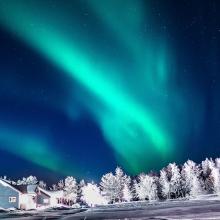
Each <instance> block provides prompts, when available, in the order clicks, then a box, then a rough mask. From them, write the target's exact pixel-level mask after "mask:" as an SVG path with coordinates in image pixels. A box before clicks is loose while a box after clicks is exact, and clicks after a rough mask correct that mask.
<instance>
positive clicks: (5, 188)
mask: <svg viewBox="0 0 220 220" xmlns="http://www.w3.org/2000/svg"><path fill="white" fill-rule="evenodd" d="M60 201H63V191H62V190H61V191H48V190H45V189H42V188H41V187H39V186H38V185H36V184H35V185H13V184H12V183H11V182H10V181H8V180H4V179H0V207H1V208H4V209H8V208H15V209H23V210H30V209H37V208H38V207H52V206H56V205H58V204H59V203H60Z"/></svg>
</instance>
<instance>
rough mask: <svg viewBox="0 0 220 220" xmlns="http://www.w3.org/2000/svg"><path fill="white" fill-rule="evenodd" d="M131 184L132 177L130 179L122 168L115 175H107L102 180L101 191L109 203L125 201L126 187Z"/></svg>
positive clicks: (117, 169)
mask: <svg viewBox="0 0 220 220" xmlns="http://www.w3.org/2000/svg"><path fill="white" fill-rule="evenodd" d="M129 184H130V177H128V176H127V175H126V174H124V172H123V171H122V169H121V168H119V167H117V168H116V170H115V175H113V174H112V173H107V174H105V175H104V176H103V177H102V179H101V183H100V186H101V190H102V193H103V195H104V196H105V198H106V199H107V200H108V201H109V202H116V201H119V202H120V201H122V200H123V188H124V185H129Z"/></svg>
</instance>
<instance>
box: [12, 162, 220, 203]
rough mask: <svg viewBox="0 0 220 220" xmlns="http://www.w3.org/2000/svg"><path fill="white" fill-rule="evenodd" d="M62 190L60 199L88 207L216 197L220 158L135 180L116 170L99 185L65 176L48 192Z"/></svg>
mask: <svg viewBox="0 0 220 220" xmlns="http://www.w3.org/2000/svg"><path fill="white" fill-rule="evenodd" d="M14 184H18V185H20V184H38V185H39V186H40V187H42V188H44V189H46V188H47V186H46V183H44V182H43V181H39V182H38V181H37V178H36V177H34V176H30V177H28V178H23V179H21V180H18V181H17V182H16V183H15V182H14ZM49 189H50V190H53V191H56V190H63V192H64V198H65V199H68V200H71V201H72V202H73V203H79V204H87V205H89V206H95V205H104V204H109V203H116V202H130V201H137V200H148V201H152V200H166V199H177V198H185V197H188V198H193V197H196V196H198V195H201V194H210V193H216V194H218V193H220V158H217V159H215V160H213V159H206V160H204V161H202V162H201V163H200V164H196V163H195V162H193V161H191V160H188V161H187V162H185V163H184V164H183V165H182V166H178V165H176V163H170V164H169V165H168V166H167V167H165V168H163V169H162V170H161V171H160V172H159V173H149V174H145V173H141V174H140V175H138V176H137V177H136V178H132V177H130V176H128V175H126V174H125V173H124V172H123V170H122V169H121V168H119V167H117V168H116V170H115V172H114V173H107V174H105V175H103V176H102V178H101V181H100V183H99V184H96V183H94V182H91V183H86V182H85V181H84V180H81V181H80V182H77V181H76V179H75V178H74V177H71V176H68V177H67V178H65V179H64V180H60V181H59V182H58V183H57V184H54V185H53V186H52V187H50V188H49Z"/></svg>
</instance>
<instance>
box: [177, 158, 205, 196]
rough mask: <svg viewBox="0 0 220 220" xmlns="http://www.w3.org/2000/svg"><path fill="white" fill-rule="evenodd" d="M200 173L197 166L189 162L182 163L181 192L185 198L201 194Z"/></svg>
mask: <svg viewBox="0 0 220 220" xmlns="http://www.w3.org/2000/svg"><path fill="white" fill-rule="evenodd" d="M199 175H200V171H199V168H198V166H197V165H196V164H195V163H194V162H193V161H191V160H188V161H187V162H186V163H184V165H183V167H182V172H181V176H182V191H183V194H184V195H185V196H190V197H196V196H197V195H199V194H201V193H202V187H201V183H200V180H199Z"/></svg>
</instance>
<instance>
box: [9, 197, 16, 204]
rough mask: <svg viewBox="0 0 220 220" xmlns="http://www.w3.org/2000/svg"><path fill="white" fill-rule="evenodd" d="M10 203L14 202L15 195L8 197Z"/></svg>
mask: <svg viewBox="0 0 220 220" xmlns="http://www.w3.org/2000/svg"><path fill="white" fill-rule="evenodd" d="M8 201H9V202H10V203H12V202H16V197H9V200H8Z"/></svg>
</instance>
